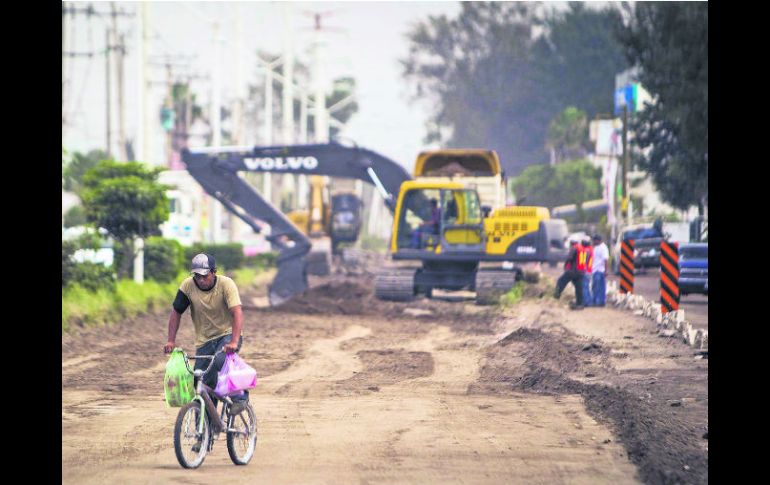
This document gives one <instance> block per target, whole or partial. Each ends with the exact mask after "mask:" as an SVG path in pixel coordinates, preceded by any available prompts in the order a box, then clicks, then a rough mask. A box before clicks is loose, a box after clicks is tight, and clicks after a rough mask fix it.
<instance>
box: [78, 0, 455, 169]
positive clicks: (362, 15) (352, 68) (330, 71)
mask: <svg viewBox="0 0 770 485" xmlns="http://www.w3.org/2000/svg"><path fill="white" fill-rule="evenodd" d="M67 3H68V4H69V3H70V2H67ZM71 4H74V5H76V6H78V7H85V6H87V5H88V3H87V2H72V3H71ZM287 4H288V5H290V7H291V11H292V16H291V19H292V21H291V25H292V33H293V44H294V52H295V55H296V56H297V59H298V60H300V61H302V62H304V63H306V64H307V65H309V64H310V58H309V56H308V52H309V51H308V48H309V45H310V40H311V36H312V26H313V18H312V16H311V15H310V14H311V13H312V12H328V14H327V15H324V17H323V20H322V25H323V26H325V27H326V26H328V27H330V28H332V29H333V30H330V31H329V32H327V33H326V34H325V41H326V46H327V47H326V63H325V66H326V70H327V73H326V74H327V78H328V79H329V80H331V79H333V78H336V77H340V76H352V77H354V78H355V79H356V83H357V94H358V105H359V111H358V113H357V114H356V115H355V116H354V117H353V118H352V120H351V121H350V122H349V124H348V127H347V129H346V130H345V132H344V135H345V136H346V137H348V138H350V139H352V140H355V141H356V142H357V143H358V144H359V145H361V146H364V147H367V148H370V149H372V150H375V151H378V152H380V153H383V154H384V155H387V156H389V157H391V158H393V159H394V160H396V161H398V162H400V163H402V164H404V165H405V166H406V167H407V168H411V167H412V164H413V160H414V158H415V157H416V155H417V152H419V151H420V150H421V149H423V148H425V146H424V145H423V143H422V139H423V137H424V136H425V127H424V126H425V120H426V119H427V116H428V114H427V112H428V110H427V107H426V106H425V105H424V104H422V103H413V102H411V101H410V99H409V96H408V94H407V93H408V85H407V84H406V82H405V81H404V80H403V79H402V77H401V75H400V73H401V69H400V66H399V63H398V60H399V59H402V58H404V57H406V54H407V52H408V42H407V40H406V36H405V33H406V32H407V31H408V30H409V29H410V26H412V25H414V24H416V23H417V22H419V21H423V20H426V19H427V17H428V15H440V14H447V15H449V16H454V15H456V14H457V13H458V12H459V10H460V4H459V2H150V3H149V6H150V23H151V25H152V33H153V36H154V37H153V40H152V48H151V49H152V50H151V53H150V55H151V60H153V61H156V62H160V61H162V59H163V58H164V57H165V56H171V59H173V60H174V61H175V62H182V63H186V64H187V65H188V66H187V67H179V68H177V69H178V70H179V72H184V73H191V74H195V75H198V76H203V77H207V76H208V77H209V78H210V74H211V72H212V66H213V64H214V48H213V43H212V40H211V39H212V23H213V21H214V20H217V19H218V20H219V22H220V25H221V33H222V36H223V37H224V39H225V40H224V49H223V51H224V55H223V57H222V58H221V67H222V81H223V84H222V103H223V104H225V103H227V102H228V101H229V100H231V99H232V98H233V97H234V95H235V94H236V93H237V92H238V91H237V86H236V83H235V78H236V74H235V73H236V65H237V62H236V55H235V52H236V49H235V46H236V44H237V39H236V37H237V36H236V21H235V19H236V16H240V18H241V22H242V23H241V25H242V42H243V44H242V45H243V48H242V51H241V56H240V59H241V63H242V66H243V68H242V69H243V70H242V72H243V83H242V84H243V86H242V87H245V84H247V83H252V84H253V83H255V82H256V81H257V80H258V78H259V76H262V74H260V73H259V72H258V71H257V69H256V60H255V54H254V53H255V52H256V50H257V49H261V50H264V51H268V52H271V53H276V54H279V53H281V52H282V49H283V41H284V28H283V25H284V20H283V19H284V17H283V10H284V8H285V6H286V5H287ZM93 5H94V8H95V9H96V10H98V11H103V12H108V11H109V9H110V3H108V2H99V3H94V4H93ZM116 6H117V7H118V10H122V11H125V12H128V13H132V14H133V13H134V12H136V11H138V3H134V2H116ZM68 21H70V24H69V27H68V28H67V42H66V45H67V48H68V50H70V51H75V52H85V51H101V50H103V49H104V45H105V29H106V28H107V27H108V25H109V24H108V22H111V19H109V18H107V17H104V18H95V17H94V18H91V19H90V20H87V19H86V16H85V15H82V14H81V15H78V16H77V18H75V19H74V20H71V17H70V18H69V19H68ZM135 22H136V17H133V18H119V30H120V31H122V32H125V34H126V43H127V50H128V52H127V58H126V61H125V70H126V78H125V88H124V89H125V96H126V101H125V106H126V113H125V118H126V136H127V137H128V138H134V136H135V133H136V129H137V121H136V119H137V113H138V109H137V105H138V101H137V99H136V98H137V96H136V92H137V90H136V86H137V84H136V79H137V77H138V74H137V72H138V63H137V57H136V40H135V34H134V33H135V31H136V27H135ZM65 74H66V76H67V84H66V92H65V106H66V111H67V113H68V117H69V118H70V121H71V123H70V124H69V125H68V126H67V128H66V130H65V132H64V140H63V142H64V146H65V148H67V149H68V150H71V151H74V150H77V151H87V150H90V149H93V148H103V147H104V145H105V139H106V134H105V133H106V132H105V124H106V122H105V116H106V108H105V106H106V104H105V102H106V94H105V89H106V83H105V62H104V57H103V56H101V57H99V56H94V57H92V58H90V59H87V58H75V59H72V58H68V59H67V64H66V65H65ZM150 77H151V79H152V80H153V81H155V82H156V84H154V85H153V89H152V93H151V100H152V105H153V110H154V111H153V112H152V114H151V116H152V119H153V122H154V123H156V122H157V118H158V115H157V109H158V108H159V106H160V104H161V102H162V98H163V96H164V94H165V91H166V88H165V80H166V74H165V69H164V68H163V67H162V66H161V65H153V66H152V67H151V70H150ZM193 91H194V92H196V93H197V94H198V97H199V102H200V103H201V104H202V105H203V106H205V107H208V106H209V104H208V103H209V100H210V95H211V81H210V79H209V80H207V79H198V80H194V81H193ZM114 96H115V95H114V94H113V102H114V99H115V98H114ZM114 111H115V109H114V108H113V112H114ZM116 125H117V119H116V118H113V130H115V127H116ZM154 133H155V134H156V135H155V139H154V144H153V153H154V154H157V155H156V156H157V157H158V158H160V157H162V153H163V137H162V133H160V132H157V131H155V132H154ZM256 137H257V138H256V139H257V140H258V143H259V142H261V140H262V134H261V132H260V133H257V134H256Z"/></svg>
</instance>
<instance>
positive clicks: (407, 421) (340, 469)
mask: <svg viewBox="0 0 770 485" xmlns="http://www.w3.org/2000/svg"><path fill="white" fill-rule="evenodd" d="M382 264H385V262H384V261H383V258H382V257H381V256H378V255H375V254H370V253H359V254H358V255H357V257H356V258H355V264H352V265H351V264H347V265H342V264H341V262H340V261H336V262H335V266H334V273H333V274H332V275H329V276H326V277H312V278H311V281H310V286H311V287H310V289H309V290H308V291H307V292H305V293H304V294H302V295H299V296H297V297H295V298H294V299H292V300H290V301H288V302H286V303H285V304H283V305H281V306H278V307H272V308H271V307H268V306H267V305H266V304H265V301H266V298H265V295H266V284H265V283H266V282H268V281H269V280H270V278H271V277H272V274H270V275H263V276H262V277H261V278H260V281H258V282H256V283H255V285H254V286H253V287H250V288H247V289H246V288H244V289H242V294H241V297H242V300H243V302H244V315H245V325H244V332H243V334H244V344H243V348H242V351H241V355H242V357H243V358H244V359H245V360H246V361H247V362H248V363H249V364H250V365H252V366H253V367H255V368H256V369H257V370H258V375H259V381H258V384H257V387H256V388H255V389H253V390H252V391H251V394H250V396H251V397H250V400H251V402H252V404H253V406H254V408H255V410H256V413H257V416H258V419H259V425H260V438H259V441H258V444H257V452H256V454H255V457H254V459H253V460H252V462H251V464H250V465H249V466H247V467H235V466H233V465H231V464H230V463H229V460H228V458H227V453H225V452H224V444H223V443H221V442H220V443H218V445H216V446H215V448H214V451H213V452H212V453H211V454H210V455H209V457H207V458H206V462H205V463H204V464H203V466H202V467H201V468H200V469H198V470H195V471H192V472H191V471H187V470H183V469H182V468H181V467H179V466H178V464H177V463H176V460H175V458H174V452H173V445H172V442H171V436H172V427H173V422H174V418H175V416H176V412H177V411H178V409H176V408H168V407H166V405H165V403H164V402H163V388H162V379H163V373H164V366H165V362H166V356H164V355H163V353H162V351H161V348H162V346H163V344H164V343H165V341H166V331H167V328H166V322H167V317H168V311H156V312H152V313H148V314H145V315H142V316H139V317H137V318H134V319H130V320H125V321H120V322H114V323H112V324H110V325H107V326H101V327H87V328H80V327H78V328H75V329H74V330H73V331H72V332H71V333H68V334H63V335H62V475H63V478H62V483H79V484H80V483H191V484H192V483H210V482H211V481H212V480H223V479H226V480H228V481H229V482H233V483H259V482H261V483H442V484H443V483H503V482H504V483H613V484H614V483H639V482H642V483H653V484H657V483H707V482H708V360H707V357H706V358H703V356H699V355H694V353H693V351H692V350H691V349H690V348H689V347H688V346H687V345H686V344H684V343H682V342H679V341H677V340H675V339H664V338H660V337H658V336H657V334H656V332H655V324H654V323H650V321H649V320H646V319H643V318H641V317H636V316H633V315H630V314H628V313H624V312H621V311H619V310H615V309H613V308H588V309H585V310H582V311H570V310H569V309H568V306H567V304H566V303H565V301H564V300H565V299H566V298H568V297H569V296H568V295H565V296H564V297H563V299H562V300H561V301H557V300H555V299H553V298H552V297H550V296H549V295H550V291H549V289H550V288H552V285H553V282H552V281H550V280H549V279H548V278H543V279H541V280H540V281H538V282H533V283H529V284H527V286H526V287H525V291H524V297H523V300H521V301H520V302H518V303H516V304H514V305H512V306H508V307H500V306H492V307H485V306H478V305H476V304H475V303H474V300H473V298H472V294H470V296H467V295H464V294H462V293H457V294H446V295H445V296H444V297H443V298H442V297H441V296H439V297H436V298H434V299H430V300H429V299H425V298H421V299H418V300H415V301H413V302H403V303H402V302H384V301H380V300H377V299H376V298H375V297H374V294H373V272H374V269H375V268H376V267H378V266H380V265H382ZM267 276H269V277H267ZM531 281H534V280H531ZM169 306H170V303H169ZM193 341H194V339H193V333H192V325H191V322H190V320H189V316H188V315H184V316H183V319H182V325H181V328H180V332H179V335H178V338H177V343H178V345H180V346H182V347H184V348H185V349H186V350H187V351H188V352H193V351H194V348H193V345H192V342H193Z"/></svg>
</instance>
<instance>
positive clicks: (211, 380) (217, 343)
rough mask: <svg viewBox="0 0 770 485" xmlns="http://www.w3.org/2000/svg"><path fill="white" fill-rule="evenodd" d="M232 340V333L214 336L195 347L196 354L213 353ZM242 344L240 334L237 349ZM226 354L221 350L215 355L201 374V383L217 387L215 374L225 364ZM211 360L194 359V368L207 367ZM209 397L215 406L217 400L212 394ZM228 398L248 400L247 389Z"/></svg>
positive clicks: (239, 348)
mask: <svg viewBox="0 0 770 485" xmlns="http://www.w3.org/2000/svg"><path fill="white" fill-rule="evenodd" d="M232 340H233V336H232V334H230V335H224V336H222V337H219V338H215V339H213V340H209V341H208V342H206V343H205V344H203V345H201V346H200V347H198V348H196V349H195V354H196V355H214V353H215V352H216V351H217V350H219V349H221V348H222V347H224V346H225V345H227V344H229V343H230V342H231V341H232ZM242 344H243V336H241V337H240V338H239V339H238V349H237V350H236V352H237V351H238V350H241V345H242ZM226 356H227V354H226V353H224V352H222V353H221V354H219V355H217V356H216V357H215V358H214V365H212V366H211V369H209V371H208V372H206V373H205V374H203V383H204V384H206V385H207V386H209V387H210V388H212V389H214V388H215V387H217V374H219V371H220V370H222V366H223V365H224V364H225V357H226ZM210 362H211V361H210V360H209V359H195V368H196V369H201V370H203V369H205V368H206V367H208V365H209V363H210ZM210 397H211V399H212V400H213V401H214V405H215V406H216V404H217V400H216V399H214V396H213V395H211V396H210ZM230 399H232V400H233V402H235V401H248V400H249V391H243V394H238V395H234V396H230Z"/></svg>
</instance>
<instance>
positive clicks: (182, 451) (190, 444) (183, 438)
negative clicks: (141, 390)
mask: <svg viewBox="0 0 770 485" xmlns="http://www.w3.org/2000/svg"><path fill="white" fill-rule="evenodd" d="M200 413H201V405H200V403H199V402H198V401H193V402H191V403H189V404H186V405H184V406H183V407H182V409H180V410H179V415H178V416H177V418H176V425H175V426H174V451H175V452H176V459H177V460H178V461H179V464H180V465H182V467H184V468H198V467H199V466H201V464H202V463H203V460H204V459H205V458H206V453H207V451H208V444H209V435H210V433H211V431H210V430H209V420H208V419H204V420H203V432H202V433H199V432H198V423H199V421H200Z"/></svg>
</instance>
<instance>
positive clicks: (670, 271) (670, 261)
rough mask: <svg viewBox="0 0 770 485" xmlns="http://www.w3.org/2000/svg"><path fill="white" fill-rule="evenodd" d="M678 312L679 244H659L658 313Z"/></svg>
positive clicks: (663, 242)
mask: <svg viewBox="0 0 770 485" xmlns="http://www.w3.org/2000/svg"><path fill="white" fill-rule="evenodd" d="M677 310H679V243H670V242H667V241H661V242H660V311H661V313H664V314H665V313H668V312H675V311H677Z"/></svg>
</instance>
